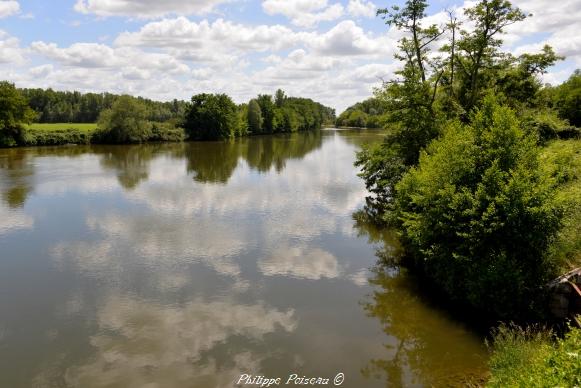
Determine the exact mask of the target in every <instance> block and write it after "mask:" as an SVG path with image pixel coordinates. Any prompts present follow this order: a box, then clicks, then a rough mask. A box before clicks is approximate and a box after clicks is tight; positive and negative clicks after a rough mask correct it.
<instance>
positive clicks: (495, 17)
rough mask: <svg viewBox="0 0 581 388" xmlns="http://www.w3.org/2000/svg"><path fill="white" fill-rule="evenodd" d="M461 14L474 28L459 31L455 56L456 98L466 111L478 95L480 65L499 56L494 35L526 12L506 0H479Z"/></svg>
mask: <svg viewBox="0 0 581 388" xmlns="http://www.w3.org/2000/svg"><path fill="white" fill-rule="evenodd" d="M465 14H466V16H467V17H468V19H469V21H470V22H471V23H473V24H474V25H475V27H474V29H473V31H471V32H467V31H462V32H461V35H462V37H461V39H460V40H459V41H458V50H459V51H460V52H461V53H462V55H459V56H458V61H457V63H458V66H459V68H460V71H461V72H460V73H459V76H460V75H461V76H462V80H463V84H462V87H461V90H460V93H459V98H460V100H461V103H462V105H463V106H464V108H465V111H466V112H469V111H470V110H471V109H472V108H473V107H474V106H475V105H476V103H477V102H478V100H479V98H480V97H481V95H480V91H481V90H482V88H481V84H480V83H481V77H482V70H483V68H484V67H490V66H491V65H492V63H493V61H494V59H495V58H497V57H498V56H499V52H498V48H499V47H500V46H501V45H502V40H500V39H497V38H496V36H497V35H498V34H501V33H503V31H504V28H505V27H507V26H509V25H511V24H514V23H517V22H519V21H522V20H524V19H525V18H526V15H525V14H524V13H523V12H521V10H520V9H519V8H514V7H513V6H512V4H511V3H510V1H506V0H480V1H479V2H478V3H477V4H476V5H474V6H473V7H471V8H468V9H466V11H465Z"/></svg>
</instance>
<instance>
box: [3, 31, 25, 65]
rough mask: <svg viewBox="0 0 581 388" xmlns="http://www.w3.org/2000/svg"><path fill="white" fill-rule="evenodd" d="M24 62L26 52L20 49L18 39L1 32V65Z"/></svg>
mask: <svg viewBox="0 0 581 388" xmlns="http://www.w3.org/2000/svg"><path fill="white" fill-rule="evenodd" d="M23 61H24V50H23V49H22V48H20V43H19V40H18V38H15V37H13V36H11V35H9V34H8V33H6V32H5V31H2V30H0V64H2V63H22V62H23Z"/></svg>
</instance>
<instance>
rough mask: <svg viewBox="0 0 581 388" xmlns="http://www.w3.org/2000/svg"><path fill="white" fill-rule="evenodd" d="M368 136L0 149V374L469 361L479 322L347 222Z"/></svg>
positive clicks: (389, 378) (197, 373) (458, 377)
mask: <svg viewBox="0 0 581 388" xmlns="http://www.w3.org/2000/svg"><path fill="white" fill-rule="evenodd" d="M380 139H381V134H380V133H379V132H377V131H353V130H343V131H341V130H323V131H320V132H310V133H300V134H293V135H276V136H262V137H254V138H245V139H240V140H237V141H233V142H206V143H183V144H150V145H135V146H86V147H85V146H65V147H46V148H44V147H39V148H20V149H3V150H1V149H0V195H1V197H0V387H10V388H19V387H82V388H85V387H88V388H90V387H119V388H133V387H135V388H141V387H148V388H153V387H159V388H171V387H194V388H198V387H199V388H211V387H233V386H236V385H235V383H236V382H238V381H239V380H240V378H241V375H243V374H247V375H250V376H253V377H257V376H265V377H268V378H273V379H274V378H280V379H281V380H280V382H281V384H280V385H281V386H283V385H284V383H286V382H287V380H288V378H289V376H292V375H293V374H296V376H297V379H295V380H294V381H293V382H294V383H296V382H297V381H299V380H298V379H300V378H302V377H307V378H312V377H315V378H318V377H320V378H321V379H322V380H320V381H323V382H324V379H327V378H328V379H330V380H329V385H328V386H334V385H333V379H335V378H336V377H337V376H338V377H337V378H338V379H339V380H340V379H341V378H342V377H344V382H343V384H342V386H344V387H409V386H413V387H416V386H436V387H439V386H464V385H465V384H466V383H467V382H468V381H474V379H479V378H481V377H482V376H483V375H485V374H486V361H487V353H486V349H485V347H484V345H483V343H482V339H481V338H480V337H479V336H478V335H476V334H474V333H473V332H472V331H471V330H470V329H469V328H467V327H465V326H464V325H463V324H461V323H459V322H456V321H454V320H453V319H451V318H450V317H448V316H447V315H446V313H445V312H443V311H441V310H439V309H438V308H437V307H434V306H432V305H430V304H429V303H427V302H426V301H425V300H424V299H425V298H423V297H422V294H421V292H419V291H418V289H417V285H416V282H415V281H414V280H413V277H411V276H410V275H409V274H407V273H406V271H404V270H402V269H399V268H397V267H389V266H388V265H386V264H383V263H384V262H383V261H382V260H381V258H382V257H383V256H384V255H389V254H390V253H391V252H393V251H395V250H397V241H396V239H395V238H394V236H393V234H392V233H390V232H379V231H377V230H375V229H373V228H372V227H371V226H369V225H365V224H364V223H362V222H355V221H354V213H355V212H356V211H357V210H359V209H361V208H362V206H363V204H364V198H365V195H366V191H365V187H364V185H363V183H362V181H361V180H360V179H359V178H358V177H357V170H356V168H355V167H354V166H353V161H354V157H355V152H356V151H357V150H358V149H360V147H361V145H362V144H364V143H369V142H375V141H379V140H380ZM249 378H250V377H249ZM248 381H250V380H247V382H248ZM337 381H338V380H337ZM241 386H244V385H241ZM246 386H252V385H246ZM254 386H256V385H254Z"/></svg>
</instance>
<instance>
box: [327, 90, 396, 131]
mask: <svg viewBox="0 0 581 388" xmlns="http://www.w3.org/2000/svg"><path fill="white" fill-rule="evenodd" d="M386 114H387V104H386V103H385V101H383V100H381V99H378V98H374V97H371V98H368V99H367V100H365V101H361V102H358V103H356V104H355V105H352V106H350V107H349V108H347V109H346V110H345V111H344V112H343V113H341V114H340V115H339V117H337V121H336V123H335V124H336V125H337V126H338V127H355V128H381V127H382V123H383V122H384V121H385V118H386Z"/></svg>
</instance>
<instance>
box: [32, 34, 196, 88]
mask: <svg viewBox="0 0 581 388" xmlns="http://www.w3.org/2000/svg"><path fill="white" fill-rule="evenodd" d="M31 49H32V50H33V51H34V52H36V53H38V54H42V55H43V56H45V57H47V58H49V59H51V60H54V61H56V62H59V63H60V64H62V65H64V66H72V67H80V68H85V69H92V68H112V69H119V70H121V74H124V75H129V79H131V78H137V79H147V78H149V77H148V76H147V74H149V73H148V72H149V70H157V71H161V72H167V73H169V74H185V73H188V72H189V71H190V68H189V67H188V66H187V65H185V64H184V63H181V62H180V61H179V60H178V59H176V58H174V57H173V56H170V55H168V54H163V53H148V52H143V51H141V50H136V49H133V48H129V47H122V48H112V47H109V46H107V45H104V44H100V43H75V44H72V45H71V46H69V47H66V48H60V47H58V46H57V45H56V44H54V43H45V42H33V43H32V44H31Z"/></svg>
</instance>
